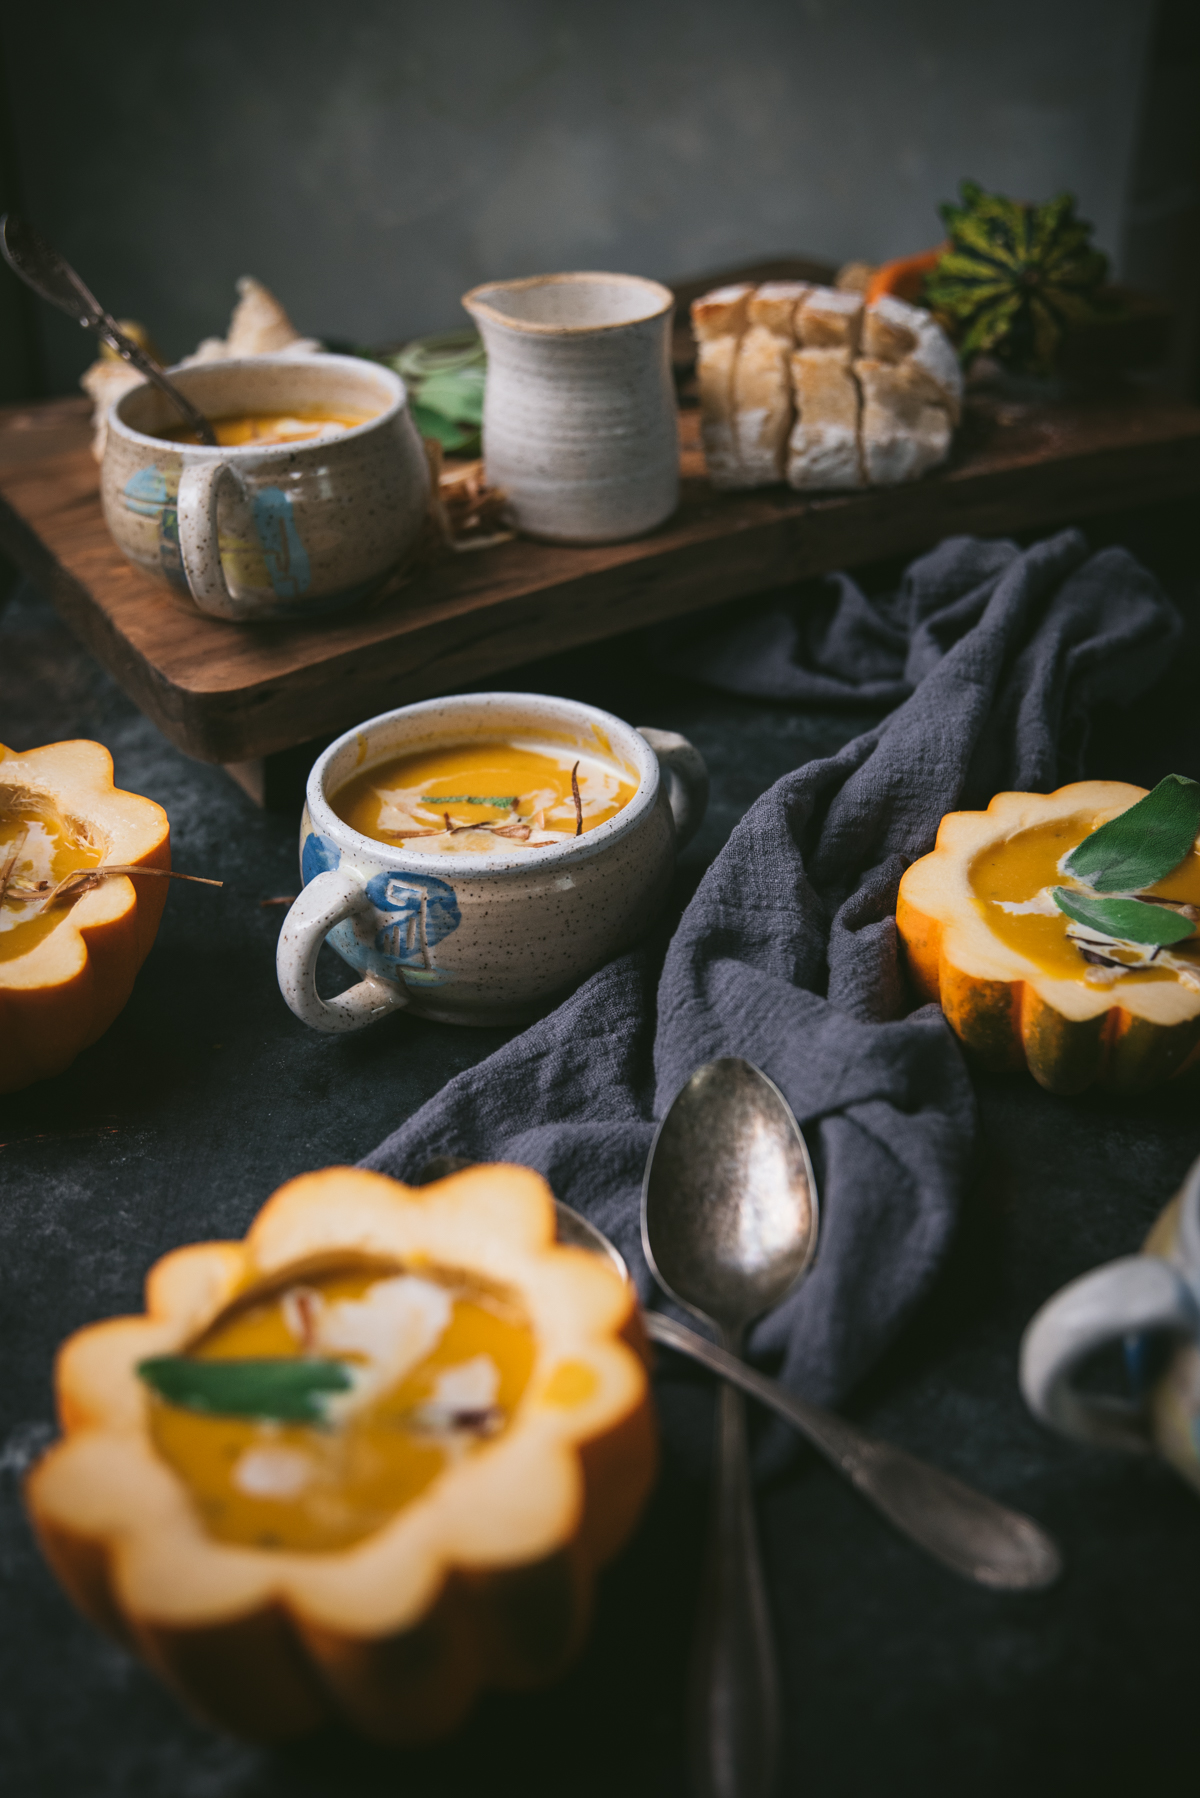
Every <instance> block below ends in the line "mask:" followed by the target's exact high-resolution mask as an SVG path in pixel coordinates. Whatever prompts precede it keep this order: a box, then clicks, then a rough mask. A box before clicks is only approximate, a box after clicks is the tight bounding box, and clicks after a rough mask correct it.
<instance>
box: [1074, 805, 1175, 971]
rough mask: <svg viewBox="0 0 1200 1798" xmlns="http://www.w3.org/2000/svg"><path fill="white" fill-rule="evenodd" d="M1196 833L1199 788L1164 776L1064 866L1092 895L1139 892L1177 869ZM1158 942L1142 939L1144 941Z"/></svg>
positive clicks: (1076, 850) (1087, 840) (1137, 939)
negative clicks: (1150, 790)
mask: <svg viewBox="0 0 1200 1798" xmlns="http://www.w3.org/2000/svg"><path fill="white" fill-rule="evenodd" d="M1197 831H1200V783H1197V782H1196V781H1194V780H1188V778H1187V776H1186V775H1183V774H1168V775H1167V776H1166V778H1165V780H1160V781H1159V783H1158V785H1157V786H1156V787H1155V789H1154V791H1153V792H1152V793H1147V794H1146V797H1145V798H1144V799H1139V800H1138V802H1137V804H1136V805H1131V806H1130V808H1129V810H1128V811H1127V812H1121V813H1120V814H1119V815H1118V816H1117V817H1115V818H1110V819H1109V821H1108V823H1107V824H1102V825H1101V826H1100V828H1099V830H1094V831H1093V832H1092V834H1091V836H1088V837H1084V839H1083V841H1082V843H1080V844H1079V845H1078V846H1077V847H1076V848H1074V849H1073V850H1072V851H1071V853H1070V855H1069V856H1068V857H1067V859H1066V861H1065V862H1064V863H1063V867H1064V868H1065V870H1066V872H1067V873H1068V874H1073V875H1074V876H1075V879H1076V880H1084V881H1086V882H1087V884H1088V886H1090V887H1092V888H1094V890H1095V891H1096V892H1097V893H1138V892H1141V890H1142V889H1143V888H1144V887H1148V886H1153V885H1154V883H1155V881H1156V880H1162V879H1163V878H1164V877H1165V876H1166V875H1168V874H1169V873H1170V872H1171V870H1172V869H1173V868H1177V867H1178V866H1179V864H1180V862H1181V861H1182V860H1183V858H1184V856H1185V855H1186V854H1187V853H1188V851H1189V850H1190V849H1191V847H1192V844H1193V843H1194V842H1195V840H1196V833H1197ZM1131 940H1132V941H1134V942H1140V941H1141V940H1142V939H1141V938H1140V937H1134V938H1132V939H1131ZM1158 940H1159V939H1158V938H1157V937H1148V938H1146V941H1147V942H1157V941H1158ZM1163 940H1164V941H1165V940H1167V939H1165V938H1164V939H1163ZM1171 940H1174V939H1171Z"/></svg>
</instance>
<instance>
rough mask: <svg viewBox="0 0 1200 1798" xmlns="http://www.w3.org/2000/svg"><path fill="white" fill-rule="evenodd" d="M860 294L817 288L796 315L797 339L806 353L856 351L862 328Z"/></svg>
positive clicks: (833, 288)
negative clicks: (807, 351)
mask: <svg viewBox="0 0 1200 1798" xmlns="http://www.w3.org/2000/svg"><path fill="white" fill-rule="evenodd" d="M862 310H863V302H862V295H861V294H860V293H839V292H838V290H837V288H836V287H814V288H813V289H812V292H811V293H810V294H809V295H808V298H807V299H806V300H805V302H804V304H803V305H802V306H801V308H800V310H799V312H798V313H797V315H796V335H797V338H798V340H799V343H800V347H801V348H802V349H806V350H841V349H848V350H856V349H857V348H858V335H859V328H860V326H861V324H862Z"/></svg>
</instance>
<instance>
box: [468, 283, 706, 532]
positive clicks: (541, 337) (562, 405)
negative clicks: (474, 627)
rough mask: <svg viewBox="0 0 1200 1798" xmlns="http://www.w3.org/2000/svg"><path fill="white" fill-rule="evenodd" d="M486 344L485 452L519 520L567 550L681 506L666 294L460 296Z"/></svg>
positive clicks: (495, 288)
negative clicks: (567, 547)
mask: <svg viewBox="0 0 1200 1798" xmlns="http://www.w3.org/2000/svg"><path fill="white" fill-rule="evenodd" d="M463 305H464V306H465V307H466V309H467V311H468V312H469V313H470V314H471V317H472V318H473V319H474V320H475V323H476V324H477V325H478V327H479V330H480V333H481V335H482V337H483V341H484V344H485V346H486V348H487V356H488V377H487V387H486V390H485V394H484V402H483V454H484V460H485V462H486V464H487V478H488V480H489V481H490V482H491V483H492V484H493V485H494V486H496V487H501V488H503V490H504V492H505V493H506V494H507V495H508V501H509V506H510V508H511V511H512V516H513V519H514V522H515V523H516V524H517V526H518V528H519V529H521V530H522V531H526V532H528V533H529V534H530V535H531V536H534V537H544V538H548V539H551V540H553V541H556V542H561V543H613V542H617V541H619V540H621V539H622V538H626V537H640V536H643V535H644V534H645V533H646V532H647V531H652V530H654V528H655V526H656V525H660V524H662V522H663V520H664V519H666V518H669V517H670V516H671V513H672V512H673V511H674V510H675V508H676V506H677V505H678V504H679V433H678V426H677V422H676V415H675V385H674V381H673V378H672V374H671V315H672V312H673V310H674V305H675V299H674V295H673V294H672V293H671V291H670V289H669V288H666V287H663V286H661V285H660V284H659V283H658V282H657V281H647V280H645V279H643V278H642V277H641V276H640V275H603V274H567V275H534V276H532V277H531V278H530V279H528V280H524V281H491V282H488V283H487V284H486V285H485V286H483V287H474V288H472V289H471V291H470V293H468V294H465V295H464V296H463Z"/></svg>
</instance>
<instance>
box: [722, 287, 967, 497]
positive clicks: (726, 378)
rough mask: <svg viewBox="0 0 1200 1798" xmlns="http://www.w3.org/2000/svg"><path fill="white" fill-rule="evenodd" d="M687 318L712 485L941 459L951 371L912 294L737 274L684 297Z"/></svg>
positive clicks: (876, 475)
mask: <svg viewBox="0 0 1200 1798" xmlns="http://www.w3.org/2000/svg"><path fill="white" fill-rule="evenodd" d="M843 272H844V273H845V272H846V271H843ZM692 323H693V327H694V329H695V333H696V338H697V359H696V371H697V378H698V385H699V390H700V405H701V410H702V415H701V429H702V436H703V441H704V449H705V454H706V457H707V460H708V472H709V477H710V479H711V480H712V483H713V485H714V486H716V487H761V486H766V485H768V484H770V483H771V482H774V481H778V480H781V479H782V478H783V477H784V474H785V472H786V476H787V479H788V480H789V481H790V482H791V484H792V486H793V487H800V488H834V489H837V488H842V489H844V488H851V487H862V486H890V485H893V484H895V483H896V482H899V481H912V480H916V479H917V477H918V476H919V475H922V474H924V473H925V472H926V470H927V469H930V468H933V467H936V465H937V464H938V463H939V462H943V461H945V459H946V456H947V454H948V453H949V449H950V443H951V439H952V437H953V432H954V426H955V425H956V424H957V423H958V420H959V417H960V414H961V409H962V373H961V370H960V368H959V365H958V358H957V356H956V355H955V353H954V348H953V346H952V344H951V343H950V340H949V338H948V337H947V336H946V334H945V332H944V331H943V330H942V328H941V326H940V325H939V324H938V322H937V320H936V319H935V318H933V317H932V315H931V314H930V313H928V312H927V311H925V310H924V308H923V307H920V306H910V305H909V304H908V303H907V302H906V301H904V300H898V299H896V298H895V296H894V295H891V294H885V295H883V296H882V297H881V298H880V299H879V300H877V301H876V302H874V304H873V305H872V306H870V307H869V308H867V309H865V310H864V303H863V299H862V295H861V294H860V293H858V292H856V291H853V290H851V289H849V287H845V288H832V287H810V286H808V284H807V283H805V282H802V281H770V282H765V283H764V284H763V285H762V286H761V287H758V288H754V287H751V286H750V285H749V284H748V283H745V282H743V283H741V284H740V285H738V286H734V287H721V288H717V289H715V290H714V291H713V292H712V293H708V294H705V295H704V296H703V298H702V299H699V300H696V301H695V302H694V303H693V305H692ZM797 346H798V347H797Z"/></svg>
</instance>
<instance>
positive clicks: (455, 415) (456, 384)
mask: <svg viewBox="0 0 1200 1798" xmlns="http://www.w3.org/2000/svg"><path fill="white" fill-rule="evenodd" d="M486 381H487V374H486V371H485V370H484V369H482V368H459V369H455V370H454V372H453V373H452V374H438V375H430V376H429V378H428V379H427V380H424V381H422V382H420V384H419V385H418V387H417V395H416V397H417V399H418V401H419V402H420V404H421V405H422V406H424V407H425V408H426V410H427V411H430V412H440V413H441V414H442V416H443V417H445V418H452V419H453V420H454V422H455V423H456V424H472V425H481V424H482V423H483V390H484V386H485V384H486Z"/></svg>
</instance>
